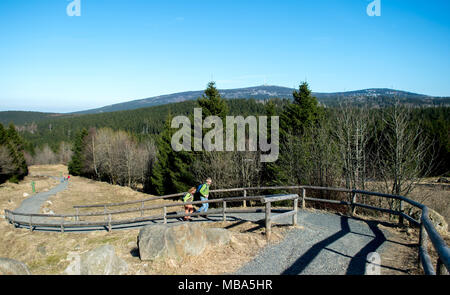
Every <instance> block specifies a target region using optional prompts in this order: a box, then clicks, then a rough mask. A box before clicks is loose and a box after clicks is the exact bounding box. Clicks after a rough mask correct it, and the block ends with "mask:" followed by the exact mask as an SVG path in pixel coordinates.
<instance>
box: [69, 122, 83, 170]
mask: <svg viewBox="0 0 450 295" xmlns="http://www.w3.org/2000/svg"><path fill="white" fill-rule="evenodd" d="M87 135H88V132H87V130H86V129H85V128H83V129H82V130H81V131H80V132H79V133H78V134H77V135H76V136H75V141H74V144H73V147H72V152H73V155H72V160H71V161H70V162H69V165H68V168H69V174H72V175H74V176H80V175H82V174H83V167H84V154H83V151H84V148H85V143H84V138H85V137H86V136H87Z"/></svg>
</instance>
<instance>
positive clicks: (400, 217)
mask: <svg viewBox="0 0 450 295" xmlns="http://www.w3.org/2000/svg"><path fill="white" fill-rule="evenodd" d="M399 210H400V211H399V212H400V214H399V215H398V225H400V226H402V225H403V221H404V220H403V215H401V214H402V213H403V210H404V208H403V201H402V200H400V209H399Z"/></svg>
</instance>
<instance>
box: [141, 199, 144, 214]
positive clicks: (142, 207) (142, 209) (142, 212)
mask: <svg viewBox="0 0 450 295" xmlns="http://www.w3.org/2000/svg"><path fill="white" fill-rule="evenodd" d="M142 216H144V202H142V203H141V217H142Z"/></svg>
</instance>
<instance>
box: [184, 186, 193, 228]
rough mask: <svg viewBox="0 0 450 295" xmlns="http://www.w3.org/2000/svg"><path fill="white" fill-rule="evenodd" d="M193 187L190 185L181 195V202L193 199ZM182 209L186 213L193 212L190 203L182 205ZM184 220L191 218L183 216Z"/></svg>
mask: <svg viewBox="0 0 450 295" xmlns="http://www.w3.org/2000/svg"><path fill="white" fill-rule="evenodd" d="M195 191H196V189H195V187H191V188H190V189H189V190H188V192H187V193H186V194H185V195H184V197H183V202H184V203H189V202H192V201H194V194H195ZM184 211H185V213H186V214H191V213H194V211H195V210H194V206H192V205H191V204H188V205H184ZM183 220H184V221H188V220H191V216H184V218H183Z"/></svg>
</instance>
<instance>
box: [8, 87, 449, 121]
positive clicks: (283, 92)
mask: <svg viewBox="0 0 450 295" xmlns="http://www.w3.org/2000/svg"><path fill="white" fill-rule="evenodd" d="M219 91H220V93H221V95H222V97H224V98H226V99H234V98H236V99H239V98H246V99H256V100H264V99H270V98H284V99H292V92H293V91H294V89H293V88H288V87H280V86H267V85H265V86H256V87H248V88H239V89H223V90H219ZM203 93H204V91H203V90H199V91H188V92H180V93H173V94H167V95H160V96H155V97H150V98H145V99H139V100H133V101H128V102H123V103H118V104H113V105H109V106H104V107H101V108H96V109H90V110H85V111H81V112H74V113H65V114H57V113H41V112H25V111H7V112H0V123H2V124H4V125H6V124H9V123H10V122H14V124H16V125H23V124H25V123H31V122H40V121H43V120H47V119H54V118H65V117H73V116H80V115H84V114H100V113H110V112H117V111H126V110H136V109H141V108H147V107H152V106H159V105H166V104H171V103H176V102H183V101H192V100H195V99H197V98H199V97H201V96H202V95H203ZM313 95H314V96H316V97H317V99H318V100H319V103H321V104H322V105H325V106H336V105H339V103H341V102H348V103H350V104H351V105H354V106H367V107H382V106H386V105H388V104H390V103H392V101H393V99H394V98H398V99H399V100H400V101H401V102H402V103H407V104H411V105H414V106H439V105H445V106H450V98H449V97H432V96H428V95H423V94H417V93H412V92H406V91H400V90H393V89H385V88H373V89H364V90H355V91H346V92H333V93H321V92H313Z"/></svg>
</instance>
